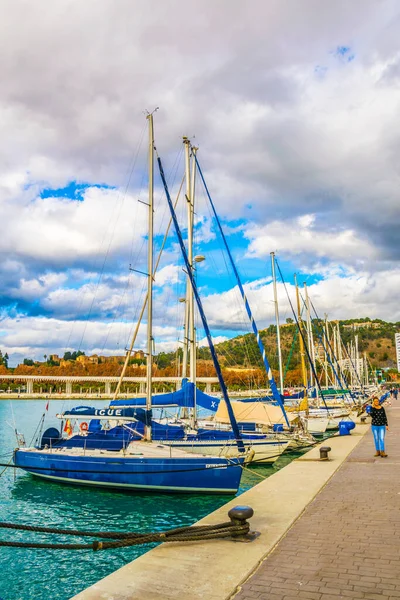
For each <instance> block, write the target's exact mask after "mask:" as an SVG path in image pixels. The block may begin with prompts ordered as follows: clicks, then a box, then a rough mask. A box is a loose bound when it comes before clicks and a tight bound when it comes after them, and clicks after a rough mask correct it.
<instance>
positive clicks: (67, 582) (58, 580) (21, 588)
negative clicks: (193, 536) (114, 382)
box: [0, 399, 293, 600]
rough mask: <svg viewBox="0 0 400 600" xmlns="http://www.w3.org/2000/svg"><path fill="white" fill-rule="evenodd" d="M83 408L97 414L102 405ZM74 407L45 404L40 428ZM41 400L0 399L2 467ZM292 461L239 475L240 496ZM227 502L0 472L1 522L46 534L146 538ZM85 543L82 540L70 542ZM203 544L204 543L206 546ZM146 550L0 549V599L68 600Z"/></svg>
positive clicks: (28, 536) (29, 429)
mask: <svg viewBox="0 0 400 600" xmlns="http://www.w3.org/2000/svg"><path fill="white" fill-rule="evenodd" d="M84 403H85V405H93V406H96V407H102V406H103V405H106V404H107V402H106V401H104V400H103V401H88V400H86V399H85V401H84ZM76 404H77V401H76V400H74V401H68V402H65V401H62V400H52V401H50V407H49V411H48V417H47V418H46V423H45V427H47V426H55V427H58V428H59V426H60V421H59V420H58V419H56V417H55V415H56V413H57V412H61V411H62V410H63V409H66V408H69V407H72V406H74V405H76ZM45 405H46V401H44V400H6V399H4V400H3V399H2V400H0V423H1V427H0V462H2V463H7V462H8V461H9V460H10V458H11V452H12V450H13V449H14V447H15V446H16V439H15V433H14V426H16V427H17V428H18V431H20V432H22V433H24V435H25V439H26V443H27V445H30V443H31V440H32V436H33V435H34V433H35V430H36V428H37V425H38V423H39V421H40V418H41V415H42V414H43V412H44V410H45ZM292 458H293V456H291V457H289V456H287V457H286V456H283V457H282V458H280V459H279V461H278V462H277V463H275V465H274V466H255V467H252V468H251V469H248V470H245V471H244V473H243V476H242V482H241V488H240V490H239V494H240V493H242V492H244V491H246V490H247V489H249V488H251V487H252V486H253V485H256V484H257V483H259V482H260V481H261V478H260V475H262V476H264V477H268V476H269V475H271V474H272V473H274V472H275V471H276V470H277V469H279V468H281V467H282V466H284V465H285V464H287V463H288V462H290V460H292ZM1 471H2V468H0V472H1ZM231 498H232V497H231V496H226V495H200V494H199V495H183V494H176V495H173V494H146V493H137V494H132V493H123V492H114V491H107V490H99V489H93V488H87V487H75V486H68V485H59V484H57V483H49V482H47V481H44V480H40V479H38V478H34V477H31V476H30V475H28V474H27V473H23V472H18V471H17V472H14V469H5V471H4V473H3V474H2V476H1V478H0V521H7V522H12V523H24V524H31V525H39V526H46V527H62V528H71V529H81V530H83V529H86V530H96V531H111V530H115V531H138V532H147V531H150V530H152V531H155V530H164V529H170V528H173V527H179V526H183V525H191V524H193V523H194V522H195V521H197V520H198V519H200V518H202V517H204V516H205V515H207V514H208V513H210V512H212V511H213V510H215V509H217V508H219V507H220V506H222V505H223V504H225V503H226V502H228V501H229V500H230V499H231ZM50 537H51V541H52V542H55V541H58V542H66V541H69V542H70V541H72V539H71V538H69V539H66V537H62V536H55V535H52V536H44V535H40V534H36V533H35V534H34V533H31V532H14V531H9V530H4V529H3V530H2V529H0V539H2V540H21V541H32V540H35V541H43V542H44V541H50V539H49V538H50ZM78 540H79V541H84V542H87V541H88V539H87V538H85V539H83V538H74V541H78ZM205 543H207V542H205ZM151 547H152V546H151V545H145V546H133V547H132V548H122V549H119V550H108V551H103V552H101V551H100V552H93V551H92V550H29V549H23V548H6V547H4V548H0V565H1V575H0V600H31V599H35V600H67V599H69V598H71V597H72V596H74V594H77V593H78V592H80V591H81V590H83V589H84V588H86V587H88V586H89V585H92V584H93V583H95V582H96V581H98V580H99V579H101V578H102V577H105V576H106V575H108V574H110V573H111V572H113V571H115V570H116V569H118V568H120V567H122V566H123V565H125V564H126V563H128V562H130V561H132V560H133V559H135V558H136V557H137V556H139V555H140V554H143V553H144V552H147V551H148V550H149V549H150V548H151Z"/></svg>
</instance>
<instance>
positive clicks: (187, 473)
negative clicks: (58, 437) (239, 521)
mask: <svg viewBox="0 0 400 600" xmlns="http://www.w3.org/2000/svg"><path fill="white" fill-rule="evenodd" d="M14 463H15V465H16V466H18V467H20V468H21V469H23V470H25V471H27V472H28V473H30V474H31V475H35V476H39V477H43V478H45V479H50V480H52V481H57V482H58V483H69V484H75V485H90V486H95V487H101V488H114V489H119V490H128V491H147V492H149V491H150V492H157V493H158V492H179V493H218V494H221V493H226V494H234V493H236V492H237V490H238V488H239V484H240V478H241V474H242V466H241V465H242V464H243V459H242V458H240V459H229V460H227V459H224V458H210V457H204V458H203V457H199V458H198V457H190V458H179V459H177V458H161V459H159V458H157V459H155V458H145V457H122V456H121V457H106V456H99V457H97V456H96V457H95V456H79V457H78V456H74V455H71V454H64V453H58V452H54V451H53V452H43V451H38V452H35V451H29V450H23V449H18V450H16V451H15V453H14Z"/></svg>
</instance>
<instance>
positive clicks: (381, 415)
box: [369, 398, 389, 458]
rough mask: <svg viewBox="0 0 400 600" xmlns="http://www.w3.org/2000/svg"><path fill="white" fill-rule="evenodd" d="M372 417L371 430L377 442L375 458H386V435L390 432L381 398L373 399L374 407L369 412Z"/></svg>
mask: <svg viewBox="0 0 400 600" xmlns="http://www.w3.org/2000/svg"><path fill="white" fill-rule="evenodd" d="M369 414H370V416H371V419H372V421H371V429H372V433H373V436H374V442H375V449H376V452H375V456H382V457H383V458H386V456H387V454H386V452H385V434H386V431H389V427H388V421H387V417H386V412H385V409H384V408H383V406H382V404H380V402H379V398H373V400H372V407H371V410H370V411H369Z"/></svg>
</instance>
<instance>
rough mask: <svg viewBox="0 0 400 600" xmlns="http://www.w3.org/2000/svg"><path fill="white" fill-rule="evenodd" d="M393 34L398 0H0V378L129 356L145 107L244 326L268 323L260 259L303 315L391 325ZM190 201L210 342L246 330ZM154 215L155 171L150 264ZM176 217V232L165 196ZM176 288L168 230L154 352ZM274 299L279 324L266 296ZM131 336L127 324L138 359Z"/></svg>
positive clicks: (158, 197)
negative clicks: (40, 363)
mask: <svg viewBox="0 0 400 600" xmlns="http://www.w3.org/2000/svg"><path fill="white" fill-rule="evenodd" d="M399 36H400V6H399V4H398V2H397V1H396V0H353V1H352V2H346V1H342V0H337V1H336V2H332V3H327V2H320V1H319V0H268V1H267V2H265V0H249V1H248V2H241V1H239V0H229V1H228V0H221V1H220V2H213V1H211V0H201V1H200V0H192V1H191V2H183V1H181V0H163V2H160V1H158V0H157V1H156V0H135V2H132V1H130V0H118V2H115V1H114V0H85V2H81V1H78V0H57V1H56V2H52V3H49V2H47V1H46V0H37V1H36V2H34V3H33V2H30V1H29V0H3V2H2V3H1V5H0V46H1V51H0V72H1V73H2V84H1V86H0V165H1V168H0V232H1V234H0V253H1V260H0V296H1V298H0V307H1V309H0V311H1V312H0V318H1V323H0V348H1V349H2V351H3V352H5V351H7V352H8V354H9V355H10V358H11V359H10V364H12V365H15V364H17V363H18V362H20V361H21V360H22V359H23V358H25V357H30V358H35V359H37V360H42V359H43V356H44V355H49V354H50V353H58V354H61V355H62V354H63V353H64V352H65V351H66V350H78V349H80V350H82V351H84V352H86V353H87V354H90V353H94V352H96V353H100V354H121V353H122V352H123V351H124V348H125V347H126V345H127V344H128V343H129V339H130V336H131V334H132V331H133V329H134V326H135V323H136V320H137V317H138V314H139V311H140V308H141V303H142V302H143V298H144V290H145V286H146V277H145V275H143V273H145V272H147V265H146V243H147V238H146V236H147V207H146V204H145V203H146V202H147V189H146V188H147V172H146V161H147V135H148V134H147V130H146V126H147V123H146V115H145V113H146V111H153V110H154V109H155V108H156V107H158V110H157V112H156V113H155V116H154V120H155V143H156V147H157V151H158V153H159V155H160V156H161V158H162V160H163V164H164V168H165V172H166V175H167V178H168V182H169V185H170V188H171V194H172V196H173V197H174V198H176V196H177V194H178V189H179V186H180V183H181V181H182V177H183V174H184V161H183V144H182V136H188V137H189V138H190V140H191V141H192V143H193V144H194V145H196V146H198V147H199V150H198V157H199V161H200V164H201V167H202V170H203V172H204V176H205V179H206V181H207V185H208V188H209V190H210V194H211V196H212V198H213V201H214V203H215V206H216V209H217V212H218V215H219V217H220V219H221V222H222V225H223V228H224V231H225V233H226V235H227V240H228V243H229V246H230V248H231V250H232V253H233V255H234V258H235V262H236V265H237V268H238V270H239V273H240V275H241V278H242V280H243V282H244V284H245V289H246V292H247V294H248V296H249V300H250V303H251V306H252V309H253V312H254V316H255V318H256V321H257V322H258V325H259V327H260V328H261V327H265V326H267V325H268V324H270V323H271V322H273V318H274V316H273V315H274V304H273V295H272V285H271V266H270V252H272V251H274V252H276V255H277V258H278V261H279V264H280V267H281V270H282V274H283V277H284V279H285V281H286V282H287V291H288V293H289V294H290V295H291V297H292V299H293V274H294V273H295V272H296V273H297V274H298V280H299V282H300V284H301V285H303V283H304V282H306V283H307V285H308V290H309V294H310V297H311V298H312V300H313V303H314V305H315V308H316V310H317V311H318V313H319V315H323V314H325V313H326V314H328V316H329V318H332V319H336V318H342V319H346V318H356V317H366V316H368V317H371V318H382V319H386V320H390V321H399V320H400V306H399V303H398V300H397V293H398V289H399V288H400V262H399V260H400V244H399V231H400V194H399V189H400V188H399V183H400V181H399V175H400V160H399V155H400V154H399V150H400V130H399V128H398V127H397V122H398V115H399V109H400V51H399V44H398V40H399ZM195 202H196V209H195V210H196V226H195V253H199V254H203V255H204V256H205V257H206V260H205V261H204V262H203V263H201V264H199V265H198V267H197V270H196V277H197V282H198V285H199V289H200V292H201V296H202V299H203V302H204V308H205V312H206V315H207V317H208V320H209V324H210V326H211V329H212V333H213V335H214V337H215V339H216V340H223V339H226V338H229V337H232V336H234V335H237V334H238V333H244V332H247V331H249V330H250V328H249V325H248V322H247V320H246V316H245V313H244V310H243V307H242V304H241V302H240V298H239V294H238V290H237V287H236V282H235V280H234V277H233V273H232V269H230V268H229V265H228V263H227V257H226V254H225V253H224V252H223V249H222V241H221V239H220V236H219V235H218V232H217V230H216V227H215V223H214V222H213V220H212V218H211V212H210V208H209V205H208V203H207V198H206V194H205V191H204V188H203V186H202V185H201V183H200V181H199V178H197V185H196V200H195ZM167 211H168V209H167V204H166V199H165V195H164V193H163V190H162V188H161V181H160V178H159V176H158V173H157V172H156V180H155V231H156V238H155V247H156V252H157V251H158V249H159V248H160V245H161V242H162V238H163V234H164V231H165V229H166V227H167V225H168V219H169V215H168V212H167ZM177 214H178V218H179V221H180V223H181V227H182V229H183V231H184V235H185V236H186V207H185V199H184V195H183V194H182V193H181V194H180V198H179V201H178V207H177ZM138 271H141V272H138ZM184 278H185V274H184V271H183V262H182V258H181V257H180V255H179V251H178V246H177V240H176V236H175V235H174V233H173V232H172V231H171V232H170V235H169V236H168V240H167V242H166V246H165V252H164V253H163V255H162V257H161V261H160V266H159V270H158V273H157V275H156V277H155V301H154V338H155V348H156V351H157V352H159V351H163V350H173V349H175V348H176V347H179V344H181V340H182V324H183V315H182V312H183V311H182V309H183V306H184V304H183V303H182V302H181V303H179V302H178V301H177V300H178V299H179V298H183V297H184V294H185V290H184ZM278 293H279V303H280V309H281V319H282V320H284V319H285V318H287V317H289V316H292V315H291V310H290V307H289V303H288V299H287V296H286V290H285V287H284V285H283V283H282V282H281V281H279V282H278ZM197 320H198V317H197ZM145 337H146V336H145V326H144V325H143V326H142V327H141V329H140V333H139V336H138V339H137V343H136V347H137V348H144V347H145ZM198 338H199V340H200V343H204V332H203V330H202V328H201V326H200V324H199V327H198Z"/></svg>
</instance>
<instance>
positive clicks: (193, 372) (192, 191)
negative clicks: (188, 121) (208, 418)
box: [188, 146, 197, 422]
mask: <svg viewBox="0 0 400 600" xmlns="http://www.w3.org/2000/svg"><path fill="white" fill-rule="evenodd" d="M196 152H197V148H196V147H194V146H192V154H193V160H192V173H191V177H190V203H188V207H189V208H190V215H191V221H190V227H189V236H190V244H189V263H190V265H191V267H192V271H193V228H194V201H195V191H196V158H195V157H196ZM194 307H195V303H194V293H193V289H192V286H191V285H190V298H189V309H190V310H189V317H190V318H189V336H190V380H191V381H192V383H193V384H194V385H195V386H196V360H197V347H196V324H195V315H194ZM193 418H194V422H196V392H195V397H194V412H193Z"/></svg>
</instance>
